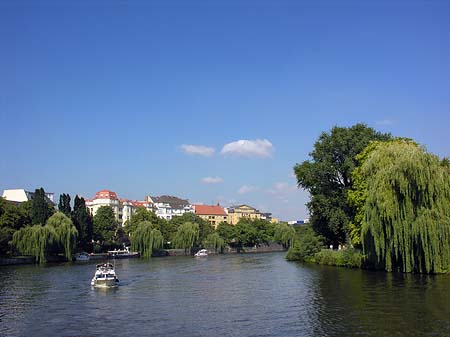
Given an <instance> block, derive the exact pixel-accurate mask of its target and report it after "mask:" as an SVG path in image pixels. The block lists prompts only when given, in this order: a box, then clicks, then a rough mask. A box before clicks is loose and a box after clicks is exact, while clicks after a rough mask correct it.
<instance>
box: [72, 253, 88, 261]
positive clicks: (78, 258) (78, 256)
mask: <svg viewBox="0 0 450 337" xmlns="http://www.w3.org/2000/svg"><path fill="white" fill-rule="evenodd" d="M90 259H91V256H90V255H89V254H88V253H86V252H81V253H78V254H76V255H75V261H89V260H90Z"/></svg>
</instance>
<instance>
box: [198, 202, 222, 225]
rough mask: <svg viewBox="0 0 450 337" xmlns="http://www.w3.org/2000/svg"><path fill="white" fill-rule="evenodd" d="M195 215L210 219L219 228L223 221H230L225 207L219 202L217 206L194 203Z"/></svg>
mask: <svg viewBox="0 0 450 337" xmlns="http://www.w3.org/2000/svg"><path fill="white" fill-rule="evenodd" d="M194 210H195V215H197V216H199V217H200V218H202V219H204V220H206V221H209V223H210V224H211V225H212V226H214V228H215V229H217V226H218V225H219V224H220V223H221V222H225V223H229V217H228V214H227V212H225V209H224V208H223V207H222V206H220V205H219V204H217V205H216V206H209V205H194Z"/></svg>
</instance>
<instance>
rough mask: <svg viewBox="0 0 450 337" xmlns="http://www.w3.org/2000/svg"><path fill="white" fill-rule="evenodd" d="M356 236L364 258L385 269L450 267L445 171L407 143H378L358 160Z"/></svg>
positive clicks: (449, 180) (449, 175) (449, 183)
mask: <svg viewBox="0 0 450 337" xmlns="http://www.w3.org/2000/svg"><path fill="white" fill-rule="evenodd" d="M359 172H360V174H362V175H363V179H365V180H366V184H365V186H366V192H365V196H364V197H365V202H364V206H363V212H364V218H363V220H362V228H361V237H362V243H363V249H364V252H365V254H367V258H368V260H369V262H371V263H373V264H375V265H378V266H380V267H383V268H384V269H386V270H387V271H401V272H419V273H441V272H446V271H449V269H450V219H449V214H450V188H449V187H450V172H449V169H448V166H445V165H442V163H441V162H440V161H439V158H438V157H437V156H435V155H432V154H429V153H427V152H426V151H425V150H424V149H423V148H421V147H419V146H417V145H416V144H414V143H412V142H409V141H402V140H397V141H393V142H388V143H380V144H377V145H376V146H375V148H374V149H373V150H372V151H371V153H370V154H369V155H368V157H367V159H366V160H365V161H364V162H363V163H362V165H361V167H360V170H359Z"/></svg>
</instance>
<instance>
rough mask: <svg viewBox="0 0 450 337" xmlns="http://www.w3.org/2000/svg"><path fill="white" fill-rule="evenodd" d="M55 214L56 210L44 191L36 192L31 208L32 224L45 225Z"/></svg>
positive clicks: (38, 190) (39, 189)
mask: <svg viewBox="0 0 450 337" xmlns="http://www.w3.org/2000/svg"><path fill="white" fill-rule="evenodd" d="M53 213H55V208H54V207H53V205H52V204H51V201H49V200H48V199H47V197H46V195H45V191H44V189H43V188H42V187H41V188H38V189H36V190H35V192H34V196H33V199H32V208H31V222H32V224H33V225H44V224H45V223H46V222H47V220H48V218H50V217H51V216H52V214H53Z"/></svg>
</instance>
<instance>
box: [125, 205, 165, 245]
mask: <svg viewBox="0 0 450 337" xmlns="http://www.w3.org/2000/svg"><path fill="white" fill-rule="evenodd" d="M143 221H148V222H151V223H152V224H154V225H156V226H157V228H158V230H159V231H160V232H161V234H163V236H164V238H166V239H167V237H168V236H169V235H168V234H167V233H166V232H167V230H166V224H167V221H166V220H164V219H161V218H159V217H158V216H157V215H156V214H155V213H154V212H152V211H149V210H148V209H146V208H145V207H138V208H137V209H136V210H135V211H134V213H133V215H132V216H131V220H130V221H127V223H126V224H125V226H124V231H125V233H127V234H128V235H130V236H132V235H133V232H134V231H135V230H136V229H137V227H138V226H139V224H140V223H141V222H143Z"/></svg>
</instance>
